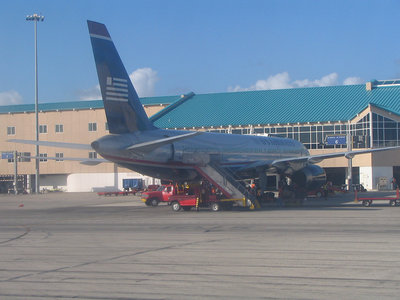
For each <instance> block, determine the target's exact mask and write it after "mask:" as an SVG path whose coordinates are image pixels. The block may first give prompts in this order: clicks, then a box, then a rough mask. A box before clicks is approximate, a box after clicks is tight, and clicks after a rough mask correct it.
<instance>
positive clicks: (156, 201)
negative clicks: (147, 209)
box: [149, 198, 159, 206]
mask: <svg viewBox="0 0 400 300" xmlns="http://www.w3.org/2000/svg"><path fill="white" fill-rule="evenodd" d="M149 202H150V204H151V206H157V205H158V202H159V201H158V199H157V198H151V199H149Z"/></svg>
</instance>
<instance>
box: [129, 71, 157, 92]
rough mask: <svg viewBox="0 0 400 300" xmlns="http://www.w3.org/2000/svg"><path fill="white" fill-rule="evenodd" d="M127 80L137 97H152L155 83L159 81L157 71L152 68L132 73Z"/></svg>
mask: <svg viewBox="0 0 400 300" xmlns="http://www.w3.org/2000/svg"><path fill="white" fill-rule="evenodd" d="M129 78H130V79H131V81H132V83H133V86H134V87H135V89H136V92H137V93H138V95H139V97H151V96H153V95H154V88H155V85H156V82H157V81H158V80H159V79H158V77H157V71H154V70H153V69H152V68H141V69H137V70H135V71H133V72H132V73H131V74H130V75H129Z"/></svg>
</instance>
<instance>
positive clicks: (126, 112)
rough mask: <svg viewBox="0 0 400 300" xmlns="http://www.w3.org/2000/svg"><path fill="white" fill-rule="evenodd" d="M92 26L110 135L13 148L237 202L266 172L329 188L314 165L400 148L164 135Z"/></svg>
mask: <svg viewBox="0 0 400 300" xmlns="http://www.w3.org/2000/svg"><path fill="white" fill-rule="evenodd" d="M88 27H89V33H90V39H91V43H92V48H93V54H94V59H95V63H96V68H97V74H98V79H99V83H100V88H101V94H102V98H103V102H104V109H105V113H106V117H107V122H108V127H109V132H110V134H109V135H106V136H104V137H102V138H100V139H98V140H96V141H93V142H92V143H91V145H81V144H66V143H57V142H34V141H30V142H29V141H21V140H12V141H13V142H24V143H37V144H39V145H46V146H55V147H72V148H80V149H82V148H83V149H85V148H90V149H91V148H92V149H94V150H95V151H96V152H97V153H98V154H100V155H101V156H102V157H104V158H105V159H106V160H108V161H111V162H114V163H117V164H119V165H121V166H123V167H126V168H128V169H131V170H134V171H137V172H139V173H142V174H144V175H148V176H151V177H156V178H161V179H168V180H172V181H191V180H195V179H198V178H204V179H207V180H209V181H210V182H211V183H212V184H214V185H216V186H217V187H218V188H219V189H220V190H221V191H222V192H223V194H224V195H225V196H226V197H230V198H242V197H243V196H246V192H245V191H244V190H243V186H242V185H241V184H239V183H238V180H240V179H243V178H260V183H261V185H262V187H261V188H263V187H265V185H266V175H265V174H266V172H270V173H271V172H275V173H278V174H281V175H283V176H289V177H291V179H292V181H293V182H295V183H297V184H298V185H300V186H303V187H306V188H307V187H308V188H311V187H315V186H318V185H319V186H320V185H322V184H323V183H324V181H325V177H326V176H325V172H324V170H323V169H322V168H321V167H319V166H317V165H314V163H317V162H320V161H321V160H323V159H327V158H333V157H339V156H345V157H347V158H351V157H353V156H354V155H356V154H362V153H368V152H373V151H382V150H388V149H393V148H396V147H389V148H381V149H369V150H359V151H348V152H342V153H331V154H320V155H310V154H309V152H308V151H307V149H306V148H305V147H304V146H303V145H302V144H301V143H300V142H298V141H296V140H292V139H285V138H277V137H261V136H245V135H233V134H222V133H208V132H193V131H192V132H191V131H177V130H164V129H160V128H156V127H155V126H154V125H153V123H152V122H151V121H150V120H149V119H148V117H147V115H146V113H145V111H144V109H143V106H142V104H141V102H140V100H139V97H138V95H137V93H136V91H135V88H134V87H133V85H132V83H131V80H130V78H129V76H128V73H127V72H126V70H125V67H124V65H123V63H122V61H121V59H120V57H119V54H118V52H117V50H116V48H115V46H114V43H113V41H112V39H111V36H110V34H109V32H108V30H107V28H106V26H105V25H104V24H100V23H97V22H93V21H88ZM64 159H65V158H64ZM247 196H248V195H247Z"/></svg>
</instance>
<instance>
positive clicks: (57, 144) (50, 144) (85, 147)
mask: <svg viewBox="0 0 400 300" xmlns="http://www.w3.org/2000/svg"><path fill="white" fill-rule="evenodd" d="M7 142H11V143H20V144H30V145H39V146H47V147H56V148H72V149H81V150H93V148H92V146H90V145H89V144H76V143H64V142H47V141H33V140H19V139H11V140H7Z"/></svg>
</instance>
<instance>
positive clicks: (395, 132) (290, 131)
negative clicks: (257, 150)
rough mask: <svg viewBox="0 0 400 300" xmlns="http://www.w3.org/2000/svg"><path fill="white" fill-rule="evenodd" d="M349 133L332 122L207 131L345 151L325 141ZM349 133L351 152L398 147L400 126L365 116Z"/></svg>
mask: <svg viewBox="0 0 400 300" xmlns="http://www.w3.org/2000/svg"><path fill="white" fill-rule="evenodd" d="M371 116H372V117H371ZM371 119H372V120H371ZM371 128H372V138H371ZM348 130H349V124H348V123H344V122H332V123H324V124H290V125H273V126H272V125H265V126H261V125H257V126H247V127H239V128H237V127H236V128H219V129H215V128H213V129H210V130H208V131H209V132H220V133H232V134H254V135H266V136H278V137H286V138H291V139H295V140H298V141H300V142H301V143H303V144H304V146H305V147H306V148H307V149H338V148H347V145H328V144H327V137H328V136H337V135H347V134H348ZM350 133H351V136H352V139H353V149H361V148H371V147H388V146H397V145H400V142H399V139H400V122H396V121H394V120H392V119H389V118H387V117H383V116H381V115H379V114H377V113H368V114H366V115H365V116H364V117H363V118H362V119H361V120H359V121H358V122H357V123H351V124H350ZM371 142H372V145H371Z"/></svg>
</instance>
